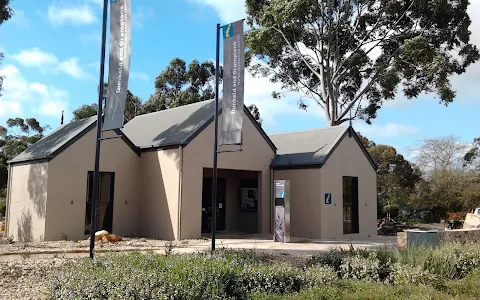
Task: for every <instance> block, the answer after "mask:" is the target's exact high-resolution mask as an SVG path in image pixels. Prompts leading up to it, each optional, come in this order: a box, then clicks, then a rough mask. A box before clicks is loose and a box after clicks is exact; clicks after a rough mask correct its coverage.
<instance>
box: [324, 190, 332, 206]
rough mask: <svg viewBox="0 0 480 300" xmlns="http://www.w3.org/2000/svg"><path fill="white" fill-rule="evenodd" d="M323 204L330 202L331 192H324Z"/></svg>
mask: <svg viewBox="0 0 480 300" xmlns="http://www.w3.org/2000/svg"><path fill="white" fill-rule="evenodd" d="M325 204H332V193H325Z"/></svg>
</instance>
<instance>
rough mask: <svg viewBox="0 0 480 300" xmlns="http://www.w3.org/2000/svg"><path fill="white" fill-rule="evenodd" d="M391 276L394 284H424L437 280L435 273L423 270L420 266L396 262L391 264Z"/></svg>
mask: <svg viewBox="0 0 480 300" xmlns="http://www.w3.org/2000/svg"><path fill="white" fill-rule="evenodd" d="M392 278H393V283H394V284H395V285H406V284H415V285H422V284H423V285H426V284H432V283H434V282H435V281H436V280H437V277H436V276H435V275H433V274H431V273H430V272H429V271H426V270H423V269H422V268H421V267H413V266H410V265H401V264H398V263H397V264H395V265H394V266H393V273H392Z"/></svg>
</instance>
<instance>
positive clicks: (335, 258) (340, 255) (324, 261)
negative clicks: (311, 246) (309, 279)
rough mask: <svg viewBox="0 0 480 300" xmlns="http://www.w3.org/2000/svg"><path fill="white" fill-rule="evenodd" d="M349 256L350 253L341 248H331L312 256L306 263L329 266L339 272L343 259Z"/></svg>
mask: <svg viewBox="0 0 480 300" xmlns="http://www.w3.org/2000/svg"><path fill="white" fill-rule="evenodd" d="M349 256H351V253H349V252H348V251H345V250H343V249H331V250H329V251H328V252H323V253H320V254H317V255H314V256H312V258H311V259H310V260H309V261H308V262H307V265H308V266H315V265H318V266H325V267H330V268H332V269H333V270H334V271H336V272H339V271H340V266H341V265H342V261H343V259H344V258H346V257H349Z"/></svg>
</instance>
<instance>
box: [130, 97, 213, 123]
mask: <svg viewBox="0 0 480 300" xmlns="http://www.w3.org/2000/svg"><path fill="white" fill-rule="evenodd" d="M214 100H215V99H208V100H202V101H198V102H194V103H190V104H186V105H180V106H176V107H172V108H168V109H163V110H159V111H154V112H151V113H148V114H143V115H138V116H135V118H133V119H136V118H140V117H144V116H151V115H154V114H159V113H163V112H166V111H172V110H175V109H178V108H185V107H191V106H194V105H200V104H203V105H207V104H206V103H207V102H209V101H214ZM219 102H220V101H219ZM212 114H213V113H212ZM133 119H132V120H133ZM130 121H131V120H130Z"/></svg>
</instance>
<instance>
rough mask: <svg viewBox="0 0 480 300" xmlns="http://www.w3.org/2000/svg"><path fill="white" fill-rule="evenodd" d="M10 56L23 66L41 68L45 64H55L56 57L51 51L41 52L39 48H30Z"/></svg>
mask: <svg viewBox="0 0 480 300" xmlns="http://www.w3.org/2000/svg"><path fill="white" fill-rule="evenodd" d="M11 58H13V59H14V60H16V61H17V62H19V63H20V64H21V65H23V66H25V67H36V68H41V67H44V66H46V65H52V64H57V63H58V59H57V57H56V56H55V55H53V54H51V53H46V52H42V51H41V50H40V49H39V48H37V47H36V48H31V49H26V50H22V51H20V53H18V54H15V55H12V56H11Z"/></svg>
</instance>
